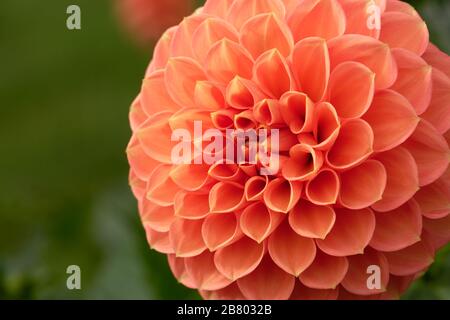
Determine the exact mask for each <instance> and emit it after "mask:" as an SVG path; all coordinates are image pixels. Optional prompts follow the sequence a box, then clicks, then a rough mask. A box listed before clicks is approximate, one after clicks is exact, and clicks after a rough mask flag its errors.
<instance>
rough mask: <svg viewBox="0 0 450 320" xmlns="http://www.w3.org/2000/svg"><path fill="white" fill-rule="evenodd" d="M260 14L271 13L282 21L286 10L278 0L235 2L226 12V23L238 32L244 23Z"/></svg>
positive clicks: (238, 0) (237, 0)
mask: <svg viewBox="0 0 450 320" xmlns="http://www.w3.org/2000/svg"><path fill="white" fill-rule="evenodd" d="M261 13H273V14H274V15H276V16H277V17H278V18H279V19H284V16H285V13H286V9H285V8H284V5H283V3H282V2H281V1H280V0H235V1H234V2H233V4H232V5H231V7H230V10H229V11H228V16H227V21H230V22H231V23H233V25H234V26H235V27H236V29H238V30H240V29H241V27H242V26H243V25H244V23H245V22H246V21H248V20H249V19H250V18H252V17H254V16H256V15H258V14H261Z"/></svg>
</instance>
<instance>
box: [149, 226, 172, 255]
mask: <svg viewBox="0 0 450 320" xmlns="http://www.w3.org/2000/svg"><path fill="white" fill-rule="evenodd" d="M144 228H145V234H146V236H147V242H148V244H149V245H150V248H152V249H154V250H156V251H158V252H161V253H165V254H171V253H174V251H173V247H172V244H171V242H170V240H169V232H158V231H156V230H153V229H152V228H150V225H148V224H144Z"/></svg>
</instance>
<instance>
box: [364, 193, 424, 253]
mask: <svg viewBox="0 0 450 320" xmlns="http://www.w3.org/2000/svg"><path fill="white" fill-rule="evenodd" d="M375 220H376V227H375V232H374V234H373V237H372V240H371V241H370V246H371V247H372V248H375V249H376V250H379V251H388V252H392V251H398V250H401V249H404V248H406V247H409V246H411V245H413V244H414V243H416V242H418V241H420V234H421V232H422V215H421V213H420V207H419V205H418V204H417V202H415V201H413V200H411V201H409V202H407V203H405V204H404V205H402V206H401V207H399V208H397V209H395V210H393V211H389V212H383V213H375Z"/></svg>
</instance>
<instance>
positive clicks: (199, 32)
mask: <svg viewBox="0 0 450 320" xmlns="http://www.w3.org/2000/svg"><path fill="white" fill-rule="evenodd" d="M224 38H227V39H229V40H231V41H234V42H237V41H238V35H237V33H236V31H235V30H234V28H233V27H232V26H231V25H229V24H228V23H226V22H225V21H224V20H222V19H217V18H208V19H206V20H205V21H203V22H202V23H201V24H200V25H199V26H198V28H197V29H196V30H195V32H194V34H193V35H192V48H193V50H194V54H195V56H196V58H197V59H198V61H200V62H204V61H205V60H206V56H207V54H208V51H209V49H210V48H211V46H212V45H213V44H214V43H216V42H217V41H219V40H222V39H224Z"/></svg>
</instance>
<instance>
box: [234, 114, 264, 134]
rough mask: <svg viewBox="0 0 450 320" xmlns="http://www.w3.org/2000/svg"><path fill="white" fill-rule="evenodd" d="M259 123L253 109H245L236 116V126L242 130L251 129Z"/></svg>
mask: <svg viewBox="0 0 450 320" xmlns="http://www.w3.org/2000/svg"><path fill="white" fill-rule="evenodd" d="M257 125H258V123H257V122H256V120H255V117H254V116H253V112H252V111H251V110H244V111H242V112H241V113H239V114H237V115H235V116H234V127H235V128H236V129H241V130H244V131H246V130H251V129H254V128H256V127H257Z"/></svg>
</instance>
